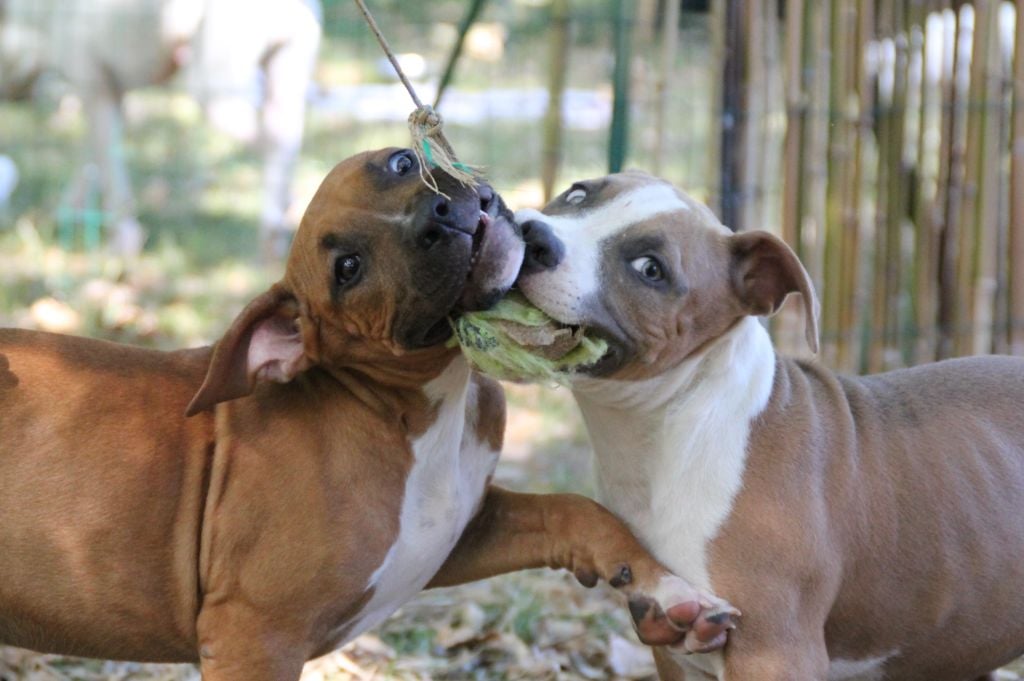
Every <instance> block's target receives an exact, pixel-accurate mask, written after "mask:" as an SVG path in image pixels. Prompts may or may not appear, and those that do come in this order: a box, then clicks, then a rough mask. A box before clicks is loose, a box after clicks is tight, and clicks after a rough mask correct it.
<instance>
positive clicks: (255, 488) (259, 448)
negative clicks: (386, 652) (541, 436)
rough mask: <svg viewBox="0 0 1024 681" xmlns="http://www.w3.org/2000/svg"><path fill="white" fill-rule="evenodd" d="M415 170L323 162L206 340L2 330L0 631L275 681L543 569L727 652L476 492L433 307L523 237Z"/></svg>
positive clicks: (553, 524) (477, 288)
mask: <svg viewBox="0 0 1024 681" xmlns="http://www.w3.org/2000/svg"><path fill="white" fill-rule="evenodd" d="M435 179H436V180H437V181H438V183H439V184H440V187H441V189H442V191H444V192H446V194H447V197H446V196H439V195H435V194H434V193H432V192H431V191H429V190H428V189H427V188H426V187H425V185H424V184H423V183H422V182H421V181H420V179H419V168H417V167H416V160H415V157H414V156H413V155H412V153H411V152H409V151H408V150H397V149H385V150H382V151H378V152H373V153H365V154H361V155H359V156H355V157H353V158H351V159H348V160H347V161H345V162H343V163H341V164H339V165H338V166H337V167H336V168H335V169H334V170H333V171H332V172H331V173H330V175H329V176H328V177H327V179H326V180H325V181H324V183H323V185H322V186H321V187H320V190H319V191H318V192H317V194H316V196H315V198H314V199H313V201H312V203H311V205H310V207H309V210H308V211H307V213H306V215H305V217H304V219H303V222H302V225H301V227H300V229H299V232H298V235H297V238H296V241H295V244H294V246H293V249H292V253H291V256H290V259H289V261H288V267H287V272H286V275H285V277H284V279H283V280H282V281H281V282H280V283H279V284H276V285H275V286H273V287H272V288H271V289H270V290H269V291H268V292H267V293H265V294H263V295H261V296H259V297H258V298H256V299H255V300H254V301H253V302H252V303H250V305H249V306H248V307H247V308H246V309H245V310H244V311H243V312H242V314H241V315H240V316H239V317H238V319H236V320H235V322H234V324H233V325H232V326H231V328H230V330H229V331H228V332H227V334H226V335H225V336H224V338H223V339H222V340H221V341H220V342H219V343H218V344H217V345H216V346H215V348H214V349H213V350H212V351H211V350H210V349H200V350H186V351H181V352H172V353H162V352H154V351H150V350H142V349H137V348H131V347H125V346H118V345H114V344H110V343H106V342H101V341H95V340H87V339H81V338H71V337H65V336H57V335H50V334H44V333H35V332H30V331H18V330H4V331H0V433H2V438H0V642H4V643H8V644H13V645H18V646H23V647H28V648H33V649H36V650H40V651H49V652H60V653H67V654H76V655H85V656H92V657H104V658H121V659H134V660H142V661H146V660H151V661H194V660H199V661H200V663H201V668H202V672H203V677H204V679H206V681H225V680H238V681H242V680H244V681H254V680H258V679H267V680H268V681H269V680H274V681H278V680H280V681H291V680H293V679H295V678H297V677H298V676H299V673H300V670H301V668H302V664H303V662H305V661H306V660H307V659H310V658H311V657H314V656H316V655H319V654H322V653H324V652H326V651H329V650H331V649H332V648H334V647H336V646H338V645H340V644H341V643H342V642H344V641H346V640H348V639H350V638H352V637H353V636H355V635H356V634H358V633H359V632H361V631H363V630H365V629H367V628H369V627H372V626H374V625H376V624H377V623H378V622H380V621H381V620H382V619H384V618H385V617H387V615H388V614H390V613H391V612H392V611H393V610H394V609H395V608H397V607H398V606H399V605H401V604H402V603H403V602H404V601H406V600H407V599H409V598H410V597H411V596H413V595H414V594H415V593H416V592H417V591H419V590H420V589H421V588H423V587H424V586H426V585H427V584H428V582H429V583H430V584H432V585H435V586H437V585H447V584H455V583H459V582H463V581H469V580H474V579H479V578H482V577H485V576H488V575H494V574H498V573H501V572H506V571H510V570H516V569H521V568H527V567H538V566H551V567H565V568H569V569H571V570H573V571H574V572H575V574H576V575H577V576H578V577H579V578H580V580H581V581H583V582H585V583H593V582H595V581H596V580H597V579H598V578H602V579H606V580H608V581H610V582H611V583H612V584H614V585H616V586H619V587H621V588H622V589H623V590H624V591H625V592H626V593H627V594H629V597H630V600H631V610H632V611H633V612H634V615H635V619H636V625H637V629H638V631H639V632H640V635H641V638H642V639H644V640H645V641H647V642H650V643H658V644H661V643H673V642H680V639H683V636H684V634H683V633H682V632H683V631H686V630H689V633H688V634H686V636H685V640H684V641H682V643H683V644H684V645H685V646H686V647H687V648H688V649H691V650H695V649H703V648H708V647H711V648H713V647H717V646H719V645H721V644H722V642H723V640H724V633H725V628H726V627H727V626H728V625H729V622H728V612H727V609H726V608H725V606H724V605H723V604H721V603H720V602H718V601H717V600H716V599H714V598H712V597H711V596H710V595H709V594H704V593H699V592H697V591H696V590H694V589H692V588H691V587H690V586H689V585H688V584H687V583H686V582H684V581H682V580H680V579H678V578H676V577H673V576H671V575H669V574H668V573H667V572H666V571H665V570H664V568H662V567H661V566H660V565H659V564H658V563H657V562H655V561H654V559H652V558H651V557H650V556H649V555H648V554H647V553H646V551H644V550H643V549H642V548H641V547H640V546H639V545H638V544H637V542H636V540H635V539H634V538H633V537H632V535H631V534H629V532H628V531H627V530H625V529H624V527H623V526H622V525H621V524H620V523H619V522H618V521H617V520H616V519H615V518H614V517H612V516H611V514H609V513H608V512H607V511H605V510H604V509H602V508H601V507H599V506H598V505H597V504H595V503H593V502H591V501H589V500H587V499H585V498H582V497H577V496H573V495H550V496H538V495H526V494H514V493H511V492H506V491H503V490H499V489H494V488H488V481H489V479H490V476H491V474H492V472H493V469H494V466H495V463H496V459H497V456H498V451H499V450H500V448H501V440H502V432H503V428H504V419H505V415H504V399H503V396H502V393H501V390H500V388H499V387H498V386H497V384H496V383H494V382H492V381H489V380H487V379H483V378H481V377H478V376H474V375H472V374H471V372H470V370H469V367H468V366H467V364H466V362H465V360H464V359H463V358H462V357H461V355H460V353H459V352H458V350H456V349H452V348H449V347H448V346H447V345H446V340H447V338H448V337H449V322H448V317H449V316H450V315H451V314H452V313H453V311H454V310H457V309H459V308H460V307H461V308H469V307H475V306H478V305H481V304H485V303H486V301H487V300H493V299H495V298H496V297H497V296H499V295H500V294H501V293H502V292H503V291H504V290H505V289H507V288H508V287H509V286H510V285H511V283H512V281H513V280H514V278H515V276H516V273H517V271H518V269H519V263H520V260H521V259H522V254H523V243H522V241H521V239H520V238H519V236H518V233H517V231H516V228H515V226H514V225H513V224H512V223H511V222H510V221H509V220H508V219H507V217H508V216H507V215H506V214H505V213H507V211H504V209H503V207H502V204H501V202H500V199H499V198H498V197H497V195H495V193H494V192H493V191H492V190H491V189H490V188H489V187H486V186H481V187H479V188H477V189H469V188H465V187H461V186H459V185H456V184H455V183H454V182H453V181H452V180H451V179H450V178H448V177H446V176H442V175H440V174H439V173H436V172H435ZM448 197H450V198H448ZM204 376H205V380H204ZM200 384H201V387H200ZM186 409H187V410H188V413H189V414H193V415H194V416H193V417H192V418H185V412H186ZM474 516H475V519H474ZM467 527H468V529H467ZM464 530H465V532H464ZM460 536H461V537H462V539H461V542H460ZM457 542H459V543H458V546H456V543H457ZM453 549H454V552H453ZM449 554H451V556H450V557H449ZM446 558H447V562H445V561H446ZM442 564H443V565H442ZM714 605H718V606H720V607H713V606H714ZM702 608H703V611H702ZM666 613H667V615H668V617H666V616H665V614H666Z"/></svg>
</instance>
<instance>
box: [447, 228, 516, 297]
mask: <svg viewBox="0 0 1024 681" xmlns="http://www.w3.org/2000/svg"><path fill="white" fill-rule="evenodd" d="M477 229H479V230H481V232H482V233H481V234H480V235H479V236H478V237H477V238H478V239H479V243H478V244H477V245H476V253H475V254H474V259H475V262H474V264H473V269H472V270H470V273H469V278H468V279H467V280H466V288H465V289H464V291H463V294H462V300H461V301H460V302H461V307H462V309H464V310H478V309H480V308H481V307H485V306H486V305H487V304H488V303H493V302H494V300H495V298H497V297H498V296H500V295H501V294H503V293H504V292H505V291H507V290H508V289H509V288H510V287H511V286H512V282H514V281H515V280H516V276H517V275H518V274H519V268H520V267H521V266H522V264H523V254H524V252H525V245H524V244H523V240H522V238H520V237H519V235H518V234H516V231H515V228H514V227H513V226H512V224H511V223H510V222H509V221H508V220H506V219H504V218H500V217H499V218H493V217H491V216H490V215H488V214H487V213H484V212H482V211H481V213H480V226H479V227H478V228H477Z"/></svg>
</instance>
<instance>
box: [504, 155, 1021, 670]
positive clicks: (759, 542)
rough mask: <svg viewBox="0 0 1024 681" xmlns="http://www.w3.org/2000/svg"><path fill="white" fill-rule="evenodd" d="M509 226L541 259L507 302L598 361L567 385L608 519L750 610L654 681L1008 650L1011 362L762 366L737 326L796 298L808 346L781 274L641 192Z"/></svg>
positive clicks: (736, 240)
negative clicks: (884, 368)
mask: <svg viewBox="0 0 1024 681" xmlns="http://www.w3.org/2000/svg"><path fill="white" fill-rule="evenodd" d="M517 219H518V220H519V221H520V224H521V225H522V228H523V231H524V233H533V232H541V233H545V234H547V235H548V236H547V238H546V242H547V245H546V246H545V249H544V250H546V252H547V253H549V254H554V255H555V256H557V257H550V256H549V257H547V258H545V257H543V253H542V254H540V255H538V256H535V259H536V260H538V261H546V262H547V263H548V264H549V267H547V268H544V269H535V270H529V269H527V268H524V275H523V276H522V277H521V278H520V280H519V285H520V287H521V289H522V290H523V292H524V293H525V294H526V295H527V296H528V297H529V298H530V300H532V301H533V302H534V303H535V304H536V305H538V306H539V307H541V308H542V309H544V310H545V311H547V312H548V313H549V314H551V315H553V316H554V317H555V318H557V319H559V320H561V321H563V322H565V323H571V324H582V325H586V326H590V327H593V328H595V329H596V330H598V332H599V333H601V334H603V335H604V336H605V337H607V339H608V341H609V343H610V346H611V350H610V352H609V354H608V355H607V356H606V357H605V358H604V359H603V360H602V361H601V363H600V365H598V366H597V367H595V369H594V372H593V375H591V376H588V377H579V378H578V379H577V380H576V381H575V383H574V386H573V390H574V393H575V395H576V398H577V401H578V403H579V405H580V408H581V410H582V412H583V416H584V418H585V420H586V423H587V429H588V430H589V432H590V439H591V441H592V442H593V443H594V449H595V451H596V455H597V473H598V480H599V485H600V488H601V494H602V498H603V500H604V502H605V503H607V504H608V506H609V508H611V509H612V510H614V511H615V512H616V513H617V514H618V515H619V516H620V517H622V518H624V519H625V520H626V521H627V522H628V524H629V525H630V527H631V528H632V529H633V530H634V531H635V532H636V533H637V535H638V536H639V537H641V538H642V539H643V541H644V543H645V544H646V545H647V546H648V547H649V548H650V549H651V550H652V551H653V552H654V554H655V555H656V556H657V557H658V558H659V559H661V560H662V561H664V563H665V564H666V565H667V566H669V567H670V568H671V569H672V570H673V571H675V572H676V573H677V574H679V575H682V576H683V577H685V578H686V579H688V580H690V581H692V582H693V583H694V584H695V585H697V586H698V587H701V588H704V589H712V588H713V589H715V590H716V591H717V592H719V593H721V594H722V595H723V596H725V597H727V598H729V599H730V600H731V601H732V602H733V603H735V604H736V605H737V606H739V607H740V608H741V609H742V610H743V613H744V617H745V619H744V624H743V628H742V630H741V631H737V632H735V635H734V636H732V637H730V642H729V645H728V646H727V647H726V648H725V650H724V653H713V654H710V655H694V656H691V657H689V658H675V657H673V656H672V655H670V654H668V653H667V652H666V651H659V652H657V653H656V657H657V658H658V661H659V670H660V671H661V673H662V676H663V677H665V678H682V677H683V676H685V678H687V679H704V678H709V677H714V678H718V679H728V680H729V681H738V680H746V679H757V680H760V681H773V680H780V679H793V680H795V681H814V680H817V681H824V680H825V679H830V680H840V679H845V680H854V679H856V680H859V681H871V680H878V679H899V680H901V681H914V680H920V681H966V680H969V679H974V678H976V677H978V676H980V675H982V674H985V673H987V672H989V671H991V670H993V669H995V668H997V667H999V666H1000V665H1002V664H1005V663H1006V662H1008V661H1010V660H1012V659H1013V658H1014V657H1017V656H1019V655H1021V654H1022V653H1024V598H1022V597H1021V593H1022V592H1024V359H1020V358H1008V357H976V358H970V359H959V360H952V361H948V362H941V363H938V364H933V365H928V366H923V367H919V368H916V369H909V370H905V371H894V372H891V373H887V374H882V375H879V376H869V377H865V378H847V377H837V376H835V375H833V374H831V373H830V372H828V371H826V370H825V369H824V368H823V367H821V366H819V365H817V364H815V363H813V362H803V361H797V360H793V359H789V358H786V357H780V356H778V355H776V354H775V351H774V349H773V348H772V344H771V340H770V339H769V337H768V334H767V333H766V332H765V330H764V328H763V327H762V326H761V324H760V323H759V322H758V320H757V319H756V318H755V316H756V315H765V314H771V313H772V312H774V311H775V310H777V309H778V308H779V306H780V305H781V304H782V301H783V299H785V297H786V296H787V295H788V294H789V293H793V292H796V293H799V294H801V296H802V299H803V301H802V302H803V309H804V311H805V314H806V324H807V327H806V328H807V340H808V342H809V344H810V345H811V347H812V349H815V350H816V348H817V327H816V320H815V299H814V292H813V290H812V288H811V283H810V280H809V279H808V277H807V273H806V272H805V271H804V268H803V267H802V266H801V265H800V262H799V261H798V260H797V258H796V256H795V255H794V254H793V252H792V251H791V250H790V249H789V248H788V247H787V246H786V245H785V244H784V243H782V242H781V241H780V240H778V239H777V238H775V237H773V236H772V235H770V234H768V233H765V232H747V233H740V234H732V233H731V232H730V231H729V230H727V229H726V228H724V227H723V226H722V225H721V223H719V222H718V220H717V219H716V218H715V216H714V215H713V214H712V213H711V211H709V210H708V209H707V208H706V207H704V206H702V205H700V204H699V203H697V202H696V201H693V200H692V199H690V198H689V197H687V196H685V195H682V194H681V193H679V192H678V191H676V190H675V189H674V188H673V187H672V186H671V185H669V184H667V183H665V182H663V181H661V180H657V179H655V178H652V177H650V176H648V175H644V174H642V173H626V174H622V175H612V176H609V177H606V178H603V179H598V180H592V181H587V182H581V183H577V184H575V185H573V187H572V188H570V189H569V191H567V192H566V193H565V194H563V195H562V196H560V197H558V198H556V199H555V200H554V201H553V202H551V203H550V204H549V205H548V206H547V207H546V208H545V209H544V211H543V214H541V213H538V212H537V211H521V212H520V213H518V214H517ZM536 249H537V246H534V250H536ZM555 261H558V264H557V266H554V267H551V266H550V265H551V264H552V263H553V262H555ZM684 672H685V673H684Z"/></svg>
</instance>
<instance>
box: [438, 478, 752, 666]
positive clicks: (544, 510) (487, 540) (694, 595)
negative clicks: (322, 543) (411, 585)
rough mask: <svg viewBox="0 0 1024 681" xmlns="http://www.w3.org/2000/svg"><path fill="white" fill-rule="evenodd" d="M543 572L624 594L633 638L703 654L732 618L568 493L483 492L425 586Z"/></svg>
mask: <svg viewBox="0 0 1024 681" xmlns="http://www.w3.org/2000/svg"><path fill="white" fill-rule="evenodd" d="M537 567H550V568H564V569H567V570H571V571H572V572H573V574H575V575H576V578H577V579H579V580H580V582H581V583H582V584H583V585H584V586H593V585H594V584H596V583H597V581H598V580H599V579H604V580H605V581H607V582H608V583H609V584H611V585H612V586H613V587H615V588H617V589H619V590H620V591H622V592H623V593H625V594H626V596H627V598H628V600H629V609H630V613H631V614H632V616H633V622H634V624H635V626H636V629H637V633H638V634H639V636H640V639H641V640H642V641H643V642H644V643H647V644H648V645H667V644H680V645H681V646H682V647H683V648H685V650H688V651H705V650H712V649H716V648H720V647H721V646H722V645H724V644H725V641H726V638H727V632H728V630H729V629H731V628H733V626H734V624H733V619H734V618H735V617H736V616H737V615H738V614H739V613H738V611H736V610H735V609H734V608H732V606H730V605H729V604H728V603H726V602H725V601H722V600H721V599H718V598H717V597H715V596H713V595H712V594H704V593H701V592H699V591H697V590H696V589H695V588H693V587H692V586H691V585H690V584H689V583H687V582H686V581H685V580H683V579H680V578H679V577H676V576H674V575H672V574H671V573H669V572H668V570H666V569H665V568H664V567H663V566H662V565H661V564H660V563H658V562H657V561H656V560H655V559H654V558H653V557H652V556H651V555H650V554H649V553H648V552H647V550H646V549H644V548H643V546H641V545H640V543H639V542H638V541H637V539H636V538H635V537H634V536H633V534H632V533H631V532H630V531H629V530H628V529H627V528H626V526H625V525H624V524H623V523H622V522H621V521H620V520H619V519H618V518H616V517H615V516H614V515H612V514H611V512H609V511H608V510H607V509H605V508H604V507H603V506H601V505H599V504H598V503H596V502H594V501H592V500H590V499H588V498H586V497H583V496H579V495H576V494H519V493H516V492H509V491H508V490H504V489H501V488H498V487H491V488H490V489H489V490H488V492H487V496H486V497H485V499H484V503H483V507H482V508H481V510H480V512H479V513H478V514H477V515H476V517H475V518H474V519H473V520H472V521H471V522H470V524H469V526H468V527H467V528H466V531H465V532H463V534H462V538H461V539H460V540H459V543H458V544H457V545H456V547H455V549H454V550H453V551H452V553H451V555H450V556H449V557H448V560H447V561H446V562H445V564H444V565H442V566H441V569H440V571H439V572H438V573H437V575H435V576H434V578H433V580H431V582H430V584H428V588H429V587H438V586H452V585H454V584H463V583H465V582H471V581H475V580H478V579H484V578H486V577H492V576H494V575H499V574H504V573H506V572H514V571H517V570H525V569H528V568H537Z"/></svg>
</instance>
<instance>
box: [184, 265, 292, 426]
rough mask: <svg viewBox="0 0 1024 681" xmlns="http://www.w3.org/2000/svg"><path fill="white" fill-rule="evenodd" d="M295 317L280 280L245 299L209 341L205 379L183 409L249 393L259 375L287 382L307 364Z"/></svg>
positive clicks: (209, 405) (193, 411) (190, 410)
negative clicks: (235, 315)
mask: <svg viewBox="0 0 1024 681" xmlns="http://www.w3.org/2000/svg"><path fill="white" fill-rule="evenodd" d="M298 317H299V305H298V302H296V300H295V296H293V295H292V294H291V293H290V292H289V291H288V290H287V289H286V288H285V287H284V286H282V285H281V284H274V286H272V287H271V288H270V290H268V291H267V292H266V293H263V294H262V295H260V296H259V297H257V298H256V299H255V300H253V301H252V302H251V303H249V304H248V305H247V306H246V307H245V309H244V310H242V312H241V314H239V315H238V318H237V319H235V321H234V322H233V323H232V324H231V328H230V329H228V332H227V333H225V334H224V337H223V338H221V339H220V341H218V342H217V345H216V346H215V347H214V349H213V357H212V358H211V359H210V368H209V369H208V370H207V372H206V380H204V381H203V385H202V387H200V388H199V392H197V393H196V395H195V397H193V398H192V402H191V403H189V405H188V409H187V410H185V415H186V416H192V415H193V414H197V413H199V412H201V411H203V410H205V409H210V408H212V407H213V406H214V405H216V404H218V403H219V402H226V401H227V400H233V399H235V398H238V397H243V396H245V395H248V394H249V393H251V392H252V390H253V388H254V387H255V385H256V383H257V382H258V381H276V382H278V383H287V382H288V381H290V380H292V379H293V378H295V376H296V375H297V374H299V373H300V372H302V371H305V370H306V369H308V368H309V367H310V366H311V365H312V362H311V361H310V359H309V358H308V357H307V356H306V352H305V348H304V345H303V342H302V333H301V331H300V329H299V326H298Z"/></svg>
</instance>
